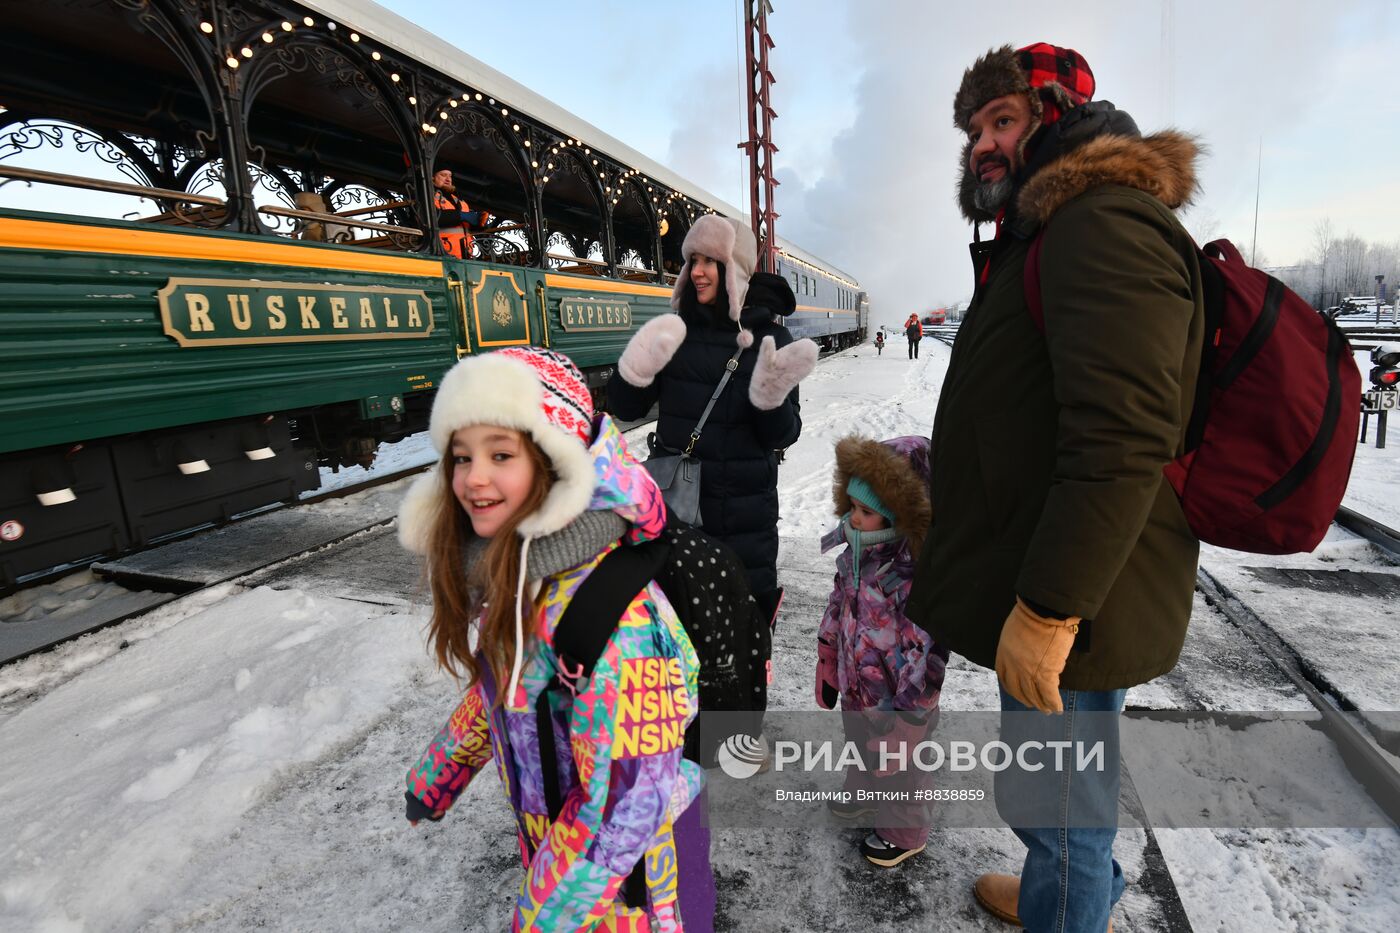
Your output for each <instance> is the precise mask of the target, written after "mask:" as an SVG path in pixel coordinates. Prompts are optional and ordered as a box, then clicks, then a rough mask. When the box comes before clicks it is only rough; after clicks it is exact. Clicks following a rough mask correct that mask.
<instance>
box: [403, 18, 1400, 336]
mask: <svg viewBox="0 0 1400 933" xmlns="http://www.w3.org/2000/svg"><path fill="white" fill-rule="evenodd" d="M773 4H774V7H775V12H774V13H773V15H772V16H771V17H770V18H769V28H770V31H771V32H772V35H773V39H774V42H776V44H777V48H776V49H774V50H773V52H772V55H771V63H772V68H773V71H774V75H775V77H776V78H777V85H776V86H775V88H774V91H775V101H774V106H775V108H776V109H777V111H778V114H779V119H778V120H777V122H776V123H775V125H774V137H775V142H776V143H777V145H778V146H779V148H780V149H781V152H780V153H779V155H778V159H777V162H776V164H777V166H778V169H779V172H778V178H779V181H780V182H781V183H782V184H781V186H780V187H779V188H778V192H777V196H776V199H775V204H776V206H777V209H778V211H779V212H780V213H781V214H782V217H781V218H780V219H779V221H778V232H779V233H780V234H781V235H782V236H784V237H785V238H787V239H789V240H791V241H792V242H794V243H796V244H798V245H800V246H802V247H803V248H804V249H807V250H808V251H810V252H813V253H816V254H817V255H819V256H821V257H823V258H824V259H827V260H828V261H830V262H832V263H833V264H835V265H837V266H839V267H841V268H842V269H844V270H846V271H847V272H849V273H851V274H852V275H854V276H856V277H857V278H858V279H859V280H860V281H861V282H862V284H863V285H864V286H865V287H866V288H867V289H868V290H869V291H870V293H871V299H872V302H873V303H874V306H875V308H876V315H877V320H885V319H889V320H893V319H896V318H898V319H900V320H902V319H903V317H904V315H905V314H906V313H907V312H908V311H910V310H914V309H916V308H923V307H934V306H937V305H940V304H945V303H948V302H952V301H956V300H959V299H966V298H967V297H969V295H970V293H971V274H970V272H969V269H970V264H969V261H968V258H967V249H966V243H967V242H968V240H969V239H970V228H969V226H968V225H967V223H966V222H964V221H963V220H961V218H960V217H959V215H958V213H957V209H956V205H955V203H954V199H953V191H954V183H955V180H956V177H957V164H956V163H957V155H958V150H959V145H960V139H959V137H958V134H957V133H956V132H955V131H954V129H953V127H952V117H951V112H952V97H953V94H954V92H955V91H956V89H957V85H958V81H959V79H960V78H961V76H962V72H963V69H964V68H966V67H967V66H968V65H969V64H970V63H971V62H972V60H973V59H974V58H976V57H977V56H978V55H979V54H981V53H982V52H983V51H985V50H986V49H988V48H990V47H992V46H994V45H1000V44H1002V43H1004V42H1009V43H1011V44H1013V45H1016V46H1020V45H1025V44H1027V43H1030V42H1035V41H1048V42H1053V43H1056V44H1059V45H1066V46H1070V47H1072V48H1075V49H1078V50H1079V51H1080V52H1081V53H1082V54H1083V55H1084V57H1085V58H1086V59H1087V60H1088V61H1089V64H1090V66H1091V67H1092V68H1093V70H1094V75H1095V77H1096V78H1097V81H1098V93H1097V94H1096V96H1097V97H1099V98H1103V99H1107V100H1111V101H1113V102H1114V103H1115V104H1116V105H1117V106H1119V107H1120V108H1122V109H1124V110H1127V111H1128V112H1129V113H1131V114H1132V115H1133V116H1134V117H1135V118H1136V120H1137V122H1138V125H1139V126H1140V127H1142V128H1143V130H1144V132H1151V131H1153V130H1156V129H1160V128H1163V127H1165V126H1174V127H1177V128H1179V129H1182V130H1185V131H1187V132H1190V133H1194V134H1196V135H1198V136H1200V137H1201V139H1202V140H1203V141H1204V142H1205V143H1206V145H1207V146H1208V147H1209V152H1208V153H1207V155H1206V156H1205V158H1204V159H1203V160H1202V162H1201V165H1200V172H1201V182H1202V194H1201V196H1200V198H1199V203H1198V205H1197V207H1195V208H1194V209H1193V211H1192V212H1191V213H1189V214H1188V215H1187V216H1186V222H1187V226H1188V228H1190V229H1191V230H1192V232H1193V233H1196V234H1197V235H1198V236H1199V235H1201V234H1207V235H1213V236H1228V237H1230V238H1231V239H1233V240H1235V242H1236V243H1237V244H1239V245H1240V246H1241V247H1242V248H1243V249H1245V250H1246V256H1248V252H1247V250H1248V249H1249V246H1250V244H1251V241H1252V237H1253V225H1254V203H1255V179H1256V165H1257V160H1258V155H1259V147H1260V143H1261V141H1262V151H1263V159H1262V163H1263V170H1262V178H1261V184H1260V186H1259V234H1258V251H1259V258H1260V261H1261V264H1262V262H1263V261H1265V260H1267V262H1268V263H1269V264H1271V265H1284V264H1288V263H1293V262H1296V261H1299V260H1302V259H1305V258H1306V256H1307V254H1308V252H1309V243H1310V240H1311V237H1312V228H1313V225H1314V224H1315V223H1316V222H1317V221H1318V220H1320V219H1322V218H1324V217H1330V218H1331V220H1332V223H1333V226H1334V227H1335V228H1336V230H1337V232H1338V233H1346V232H1347V231H1351V232H1354V233H1356V234H1358V235H1359V236H1362V237H1364V238H1366V239H1369V240H1374V241H1386V242H1390V241H1395V240H1398V239H1400V168H1398V167H1400V93H1397V92H1396V91H1395V88H1396V87H1397V85H1400V3H1396V2H1394V0H1331V2H1327V3H1319V2H1316V0H1308V2H1304V0H1269V2H1266V0H1171V2H1160V0H1159V2H1139V0H1133V2H1127V3H1125V2H1122V0H1119V2H1069V3H1063V2H1062V3H1043V2H1040V3H1022V2H1001V3H992V4H986V3H977V4H974V3H970V2H961V3H942V2H938V3H934V2H922V3H921V2H915V0H773ZM385 5H386V6H388V7H389V8H390V9H392V10H394V11H395V12H397V13H399V14H400V15H402V16H404V17H405V18H407V19H409V20H411V21H413V22H414V23H417V24H418V25H420V26H423V27H425V28H427V29H429V30H431V31H433V32H435V33H437V34H438V35H439V36H440V37H442V38H443V39H445V40H447V41H448V42H451V43H452V44H454V45H456V46H458V47H459V48H461V49H463V50H464V51H466V52H467V53H468V54H470V55H472V56H474V57H476V58H478V59H481V60H482V61H484V62H485V63H487V64H488V65H490V66H492V67H494V68H496V69H497V70H499V71H502V72H504V73H505V74H507V75H509V76H510V77H512V78H514V79H515V80H517V81H519V82H520V83H522V84H524V85H526V86H527V87H529V88H531V89H532V90H534V91H535V92H537V93H539V94H540V95H542V96H544V97H547V98H549V99H550V100H552V101H554V102H556V103H557V104H559V105H560V106H562V107H564V108H566V109H568V110H570V111H571V112H573V113H575V114H577V115H578V116H580V117H582V118H583V119H585V120H587V121H588V122H590V123H592V124H594V125H595V126H597V127H599V128H600V129H602V130H604V131H605V132H607V133H610V134H611V135H613V136H615V137H617V138H618V139H620V140H622V141H623V142H625V143H627V144H628V145H630V146H632V147H633V148H635V149H637V150H638V151H640V152H642V153H644V154H645V155H647V156H650V157H651V158H653V159H655V160H656V161H658V162H660V163H661V164H663V165H665V166H667V167H669V168H671V169H672V170H674V171H676V172H677V173H678V174H680V175H681V176H682V177H685V178H687V179H689V180H691V181H693V182H694V183H696V184H698V185H700V186H702V187H704V188H706V189H707V190H709V191H712V192H713V193H715V194H716V195H718V196H720V197H723V198H724V199H726V200H727V201H729V202H730V203H732V204H735V205H738V206H740V207H742V208H744V209H745V210H747V209H748V206H749V205H748V203H747V195H746V193H745V192H746V190H747V189H746V187H745V186H744V181H743V179H744V175H743V172H744V164H743V161H742V156H741V154H740V152H739V150H738V149H736V148H735V145H736V143H738V141H739V140H740V139H741V138H742V136H743V134H744V131H745V125H744V120H745V116H744V105H743V102H742V101H741V99H740V94H741V92H742V84H741V71H742V66H743V56H742V46H741V44H740V27H741V23H742V5H741V4H740V3H736V2H735V0H692V2H689V3H684V4H681V3H673V2H668V0H604V2H594V3H588V4H580V3H577V2H562V0H524V2H520V3H509V4H489V5H488V4H470V5H465V4H459V3H451V4H449V3H444V2H441V0H386V2H385Z"/></svg>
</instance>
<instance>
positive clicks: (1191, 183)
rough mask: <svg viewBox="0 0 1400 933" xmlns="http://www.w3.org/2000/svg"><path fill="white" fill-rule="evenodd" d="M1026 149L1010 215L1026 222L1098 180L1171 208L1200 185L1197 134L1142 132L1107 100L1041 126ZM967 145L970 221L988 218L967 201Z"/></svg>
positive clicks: (1038, 219) (963, 176)
mask: <svg viewBox="0 0 1400 933" xmlns="http://www.w3.org/2000/svg"><path fill="white" fill-rule="evenodd" d="M1029 142H1030V144H1029V145H1028V146H1027V147H1026V151H1027V152H1028V153H1029V156H1028V159H1027V163H1026V165H1025V167H1024V168H1023V169H1022V170H1021V171H1020V173H1019V177H1018V179H1017V191H1016V196H1015V209H1014V212H1009V213H1014V215H1015V216H1016V218H1017V219H1018V220H1019V221H1021V222H1024V223H1026V224H1029V225H1032V226H1035V227H1039V226H1043V225H1044V224H1045V223H1046V222H1047V221H1049V219H1050V218H1051V217H1053V216H1054V214H1055V212H1056V211H1057V210H1059V209H1060V208H1061V207H1062V206H1064V204H1065V203H1067V202H1068V201H1070V200H1071V199H1073V198H1075V197H1077V196H1078V195H1080V194H1083V193H1084V192H1085V191H1088V190H1089V189H1090V188H1095V187H1098V186H1099V185H1124V186H1126V187H1129V188H1136V189H1138V190H1140V191H1143V192H1146V193H1147V194H1150V195H1152V196H1153V197H1155V198H1156V199H1157V200H1159V201H1161V202H1162V203H1163V204H1165V205H1166V206H1167V207H1168V208H1170V209H1172V210H1177V209H1178V208H1181V207H1184V206H1186V205H1187V204H1189V203H1191V200H1192V198H1194V197H1195V195H1196V193H1197V191H1198V190H1199V183H1198V179H1197V175H1196V159H1197V157H1198V156H1199V155H1200V154H1201V147H1200V144H1199V143H1198V142H1197V140H1196V139H1195V137H1193V136H1189V135H1187V134H1185V133H1181V132H1178V131H1176V130H1164V131H1162V132H1159V133H1153V134H1152V135H1150V136H1143V135H1142V134H1141V133H1139V131H1138V128H1137V124H1136V123H1135V122H1134V121H1133V118H1132V117H1131V116H1130V115H1128V114H1127V113H1126V112H1124V111H1122V110H1118V109H1117V108H1115V107H1114V106H1113V104H1111V103H1109V102H1108V101H1091V102H1089V103H1087V104H1084V105H1082V106H1079V107H1075V108H1074V109H1073V110H1071V111H1069V113H1067V114H1066V115H1065V116H1064V117H1063V118H1062V119H1061V120H1060V121H1059V122H1058V123H1055V124H1054V125H1052V126H1049V127H1045V128H1044V129H1042V130H1041V131H1040V133H1039V135H1038V138H1032V139H1031V140H1030V141H1029ZM970 150H971V143H967V144H965V145H964V146H963V149H962V167H961V170H960V173H959V179H960V181H959V188H958V206H959V207H960V208H961V210H962V214H963V216H964V217H966V218H967V219H968V220H970V221H972V222H973V223H984V222H988V221H991V220H993V219H994V218H993V217H992V215H990V214H988V213H987V212H985V211H983V210H980V209H979V208H978V207H977V206H976V204H975V203H974V201H973V192H974V191H975V190H976V187H977V181H976V179H975V178H974V176H973V175H972V170H971V169H970V168H969V167H968V164H967V163H968V154H969V152H970Z"/></svg>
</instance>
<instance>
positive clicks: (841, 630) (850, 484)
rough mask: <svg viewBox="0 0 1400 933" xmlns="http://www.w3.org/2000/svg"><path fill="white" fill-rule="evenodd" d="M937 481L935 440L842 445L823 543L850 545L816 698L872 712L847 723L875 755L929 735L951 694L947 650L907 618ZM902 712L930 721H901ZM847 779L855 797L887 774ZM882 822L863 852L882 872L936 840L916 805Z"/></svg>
mask: <svg viewBox="0 0 1400 933" xmlns="http://www.w3.org/2000/svg"><path fill="white" fill-rule="evenodd" d="M928 475H929V474H928V439H927V438H923V437H897V438H894V439H893V440H888V441H873V440H869V439H866V438H862V437H856V436H851V437H845V438H842V439H841V440H840V441H838V442H837V444H836V474H835V482H834V484H833V487H832V493H833V496H834V498H835V500H836V514H837V515H838V516H840V518H841V523H840V525H838V526H837V527H836V528H835V529H834V530H832V531H831V532H830V533H828V534H827V535H825V536H824V537H823V538H822V551H823V553H825V552H826V551H830V550H831V549H833V548H835V547H837V546H839V545H841V544H843V543H844V544H846V545H847V547H846V550H844V551H842V552H841V554H839V555H838V556H837V558H836V578H835V584H834V586H833V587H832V590H831V597H830V599H828V600H827V605H826V613H825V614H824V615H823V616H822V620H821V625H820V627H819V628H818V631H817V682H816V694H817V696H816V698H817V703H818V705H820V706H821V707H822V708H824V709H834V708H835V707H836V705H837V702H838V701H839V702H840V705H841V710H842V712H843V713H846V714H854V713H864V714H866V715H861V716H855V715H845V716H843V717H842V718H843V724H844V725H845V727H846V730H847V740H848V741H851V742H855V743H857V746H858V747H861V748H864V749H866V750H867V751H871V750H873V746H872V744H871V743H872V741H873V742H875V743H878V742H879V741H880V740H881V739H882V738H883V737H885V736H889V737H891V739H892V740H893V741H907V740H908V737H909V735H910V734H911V732H917V731H919V730H920V729H923V730H926V729H927V728H928V727H929V726H930V724H931V723H930V718H931V717H932V715H933V714H934V711H935V710H936V709H937V708H938V695H939V691H940V690H941V689H942V687H943V671H944V667H945V665H946V664H947V662H948V651H947V650H946V649H943V648H940V647H938V646H937V645H935V644H933V641H932V639H930V638H929V635H928V633H927V632H925V631H924V630H923V629H921V628H919V627H918V626H917V625H915V624H914V623H912V622H910V621H909V619H908V618H907V617H905V615H904V604H905V601H906V600H907V599H908V597H909V589H910V586H911V585H912V584H913V570H914V561H915V559H916V558H917V556H918V554H919V548H920V546H921V545H922V543H923V537H924V533H925V532H926V531H927V530H928V527H929V519H930V515H931V510H930V508H929V498H928ZM876 711H884V712H886V713H888V715H884V716H881V715H880V713H879V712H876ZM900 712H902V713H913V714H922V715H916V716H905V717H899V716H897V715H894V714H895V713H900ZM910 723H912V724H913V725H912V727H911V725H910ZM901 735H902V736H903V737H902V738H901ZM846 778H847V779H846V790H847V791H850V792H852V794H855V793H856V792H857V791H860V790H873V789H874V788H875V787H878V786H879V784H880V781H881V780H882V779H884V780H887V779H888V776H887V775H881V774H877V773H876V772H875V771H868V772H861V771H858V770H856V769H847V770H846ZM913 783H914V782H913V781H911V780H910V776H909V775H907V774H906V775H905V776H904V778H903V780H902V782H901V783H900V789H907V790H912V789H913ZM831 809H832V812H833V813H834V814H836V815H837V816H841V817H846V818H855V817H859V816H864V815H866V814H869V813H872V812H874V811H875V808H874V806H873V805H870V804H868V803H863V802H860V801H858V800H856V799H855V798H854V797H853V798H852V801H851V802H850V803H848V804H843V805H833V806H832V808H831ZM877 825H879V826H880V827H881V828H880V829H879V830H878V831H876V832H872V833H871V834H870V835H869V836H867V837H866V839H865V840H864V841H863V842H862V843H861V846H860V851H861V854H862V855H864V856H865V858H866V859H867V860H869V861H870V862H872V863H873V864H875V865H879V866H881V867H885V868H889V867H893V866H895V865H898V864H899V863H900V862H902V861H904V860H905V859H907V858H909V857H910V856H913V855H917V854H918V853H919V852H922V851H923V849H924V845H925V844H926V843H927V842H928V824H927V819H926V817H925V816H924V813H923V810H922V807H921V806H920V805H919V804H917V803H913V802H911V803H909V804H907V805H893V806H888V805H882V806H881V807H880V809H879V822H878V824H877Z"/></svg>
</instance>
